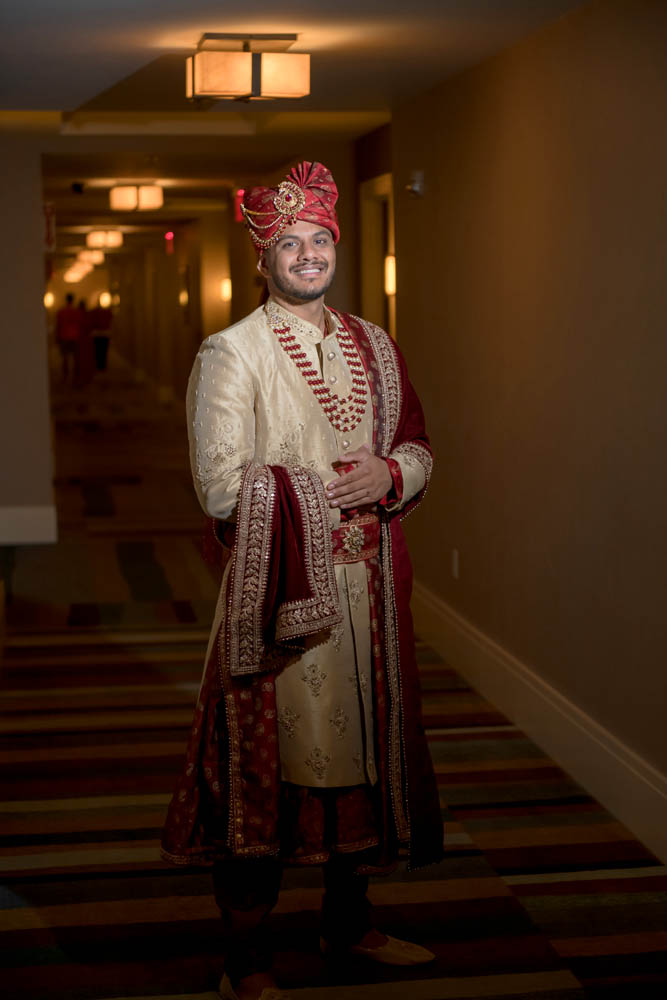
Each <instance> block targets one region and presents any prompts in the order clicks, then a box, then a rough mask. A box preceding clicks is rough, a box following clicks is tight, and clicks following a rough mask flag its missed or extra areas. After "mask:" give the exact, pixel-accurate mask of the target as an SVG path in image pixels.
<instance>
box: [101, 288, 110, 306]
mask: <svg viewBox="0 0 667 1000" xmlns="http://www.w3.org/2000/svg"><path fill="white" fill-rule="evenodd" d="M110 305H111V294H110V293H109V292H101V293H100V306H101V307H102V309H108V308H109V306H110Z"/></svg>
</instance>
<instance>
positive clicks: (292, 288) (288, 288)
mask: <svg viewBox="0 0 667 1000" xmlns="http://www.w3.org/2000/svg"><path fill="white" fill-rule="evenodd" d="M335 275H336V266H335V264H334V265H333V266H332V265H329V266H328V268H327V270H326V271H323V272H322V277H323V281H322V283H321V284H320V283H318V284H317V285H316V286H315V287H310V288H309V287H305V288H303V287H298V286H297V285H296V284H294V282H292V281H291V280H290V278H289V277H286V278H283V277H278V276H277V275H275V274H272V275H271V277H272V279H273V283H274V285H275V286H276V288H277V289H278V291H279V292H282V293H283V295H284V296H285V297H286V298H288V299H292V300H293V301H294V302H312V301H313V299H319V298H320V297H321V296H322V295H324V294H325V293H326V292H328V291H329V289H330V287H331V283H332V282H333V280H334V277H335Z"/></svg>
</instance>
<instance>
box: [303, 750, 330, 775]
mask: <svg viewBox="0 0 667 1000" xmlns="http://www.w3.org/2000/svg"><path fill="white" fill-rule="evenodd" d="M330 763H331V755H330V754H328V753H326V752H325V751H324V750H323V749H322V747H313V749H312V750H311V751H310V756H309V757H308V758H306V766H307V767H309V768H310V769H311V771H312V772H313V774H314V775H315V777H316V778H318V779H319V780H320V781H321V780H322V779H323V778H324V776H325V774H326V773H327V768H328V767H329V764H330Z"/></svg>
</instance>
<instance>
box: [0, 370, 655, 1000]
mask: <svg viewBox="0 0 667 1000" xmlns="http://www.w3.org/2000/svg"><path fill="white" fill-rule="evenodd" d="M53 407H54V413H55V426H56V452H57V469H56V495H57V503H58V515H59V525H60V540H59V542H58V544H57V545H55V546H44V547H28V546H25V547H19V548H14V549H4V550H2V552H3V566H2V571H3V575H4V579H5V583H6V587H7V591H8V595H9V603H8V608H7V637H6V646H5V652H4V662H3V670H2V689H3V690H2V716H1V720H0V725H1V743H0V756H1V759H2V786H3V787H2V792H3V795H2V799H3V801H2V805H0V810H1V815H2V837H1V839H0V865H1V866H2V869H3V874H4V883H5V888H4V890H3V896H2V899H3V903H2V906H3V909H2V915H1V920H2V927H3V931H4V934H3V952H4V964H5V970H4V972H3V994H4V996H5V997H7V998H8V1000H9V998H12V1000H13V998H16V1000H18V998H20V1000H43V998H45V997H48V998H50V1000H103V998H104V1000H107V998H119V997H132V998H138V997H142V998H143V997H152V998H157V997H160V998H162V1000H166V998H167V997H176V996H178V997H182V996H189V997H198V998H201V1000H203V998H213V997H214V996H215V983H216V977H217V975H218V964H217V957H216V956H217V952H218V922H217V917H216V909H215V905H214V902H213V899H212V897H211V894H210V888H209V877H208V874H207V873H206V871H205V870H191V871H181V870H178V869H175V868H172V867H170V866H168V865H166V864H164V863H163V862H161V861H160V859H159V855H158V838H159V832H160V827H161V823H162V820H163V816H164V812H165V808H166V805H167V802H168V799H169V796H170V792H171V788H172V785H173V782H174V779H175V776H176V772H177V769H178V766H179V761H180V759H181V755H182V753H183V749H184V745H185V740H186V735H187V732H188V727H189V723H190V716H191V706H192V703H193V699H194V696H195V693H196V690H197V686H198V681H199V675H200V670H201V664H202V659H203V655H204V650H205V645H206V639H207V627H208V623H209V621H210V619H211V616H212V612H213V606H214V602H215V599H216V595H217V585H216V581H215V578H214V573H213V572H212V571H211V570H209V568H208V566H207V565H206V563H205V562H204V561H203V559H202V557H201V536H202V526H203V516H202V514H201V512H200V510H199V508H198V506H197V504H196V500H195V498H194V493H193V490H192V488H191V484H190V475H189V470H188V467H187V448H186V435H185V426H184V419H183V414H182V408H181V406H180V405H173V406H170V407H165V406H163V405H161V404H159V403H157V402H155V401H151V399H150V394H149V392H148V390H147V389H146V387H145V386H140V385H137V384H136V383H135V382H134V381H133V379H132V373H131V371H130V370H129V368H127V367H126V366H125V364H124V363H123V362H122V361H121V359H120V358H119V357H118V356H117V355H113V356H112V364H111V368H110V371H109V373H108V374H107V375H106V376H97V377H96V378H95V380H94V381H93V382H92V383H91V384H90V385H89V386H88V387H87V388H85V389H81V390H65V389H63V388H62V387H61V386H59V384H58V381H57V378H55V379H54V389H53ZM419 655H420V661H421V665H422V670H423V685H424V689H425V700H424V708H425V722H426V726H427V729H428V734H429V738H430V743H431V748H432V753H433V757H434V761H435V764H436V770H437V774H438V780H439V782H440V784H441V791H442V800H443V809H444V810H445V818H446V848H447V849H446V858H445V861H444V862H443V863H442V864H440V865H439V866H437V867H434V868H430V869H425V870H422V871H418V872H416V873H414V874H413V876H412V877H411V878H410V880H407V879H406V878H405V876H404V873H403V872H402V871H398V872H396V873H395V874H394V875H393V876H391V877H388V878H386V879H378V880H376V881H375V884H374V886H373V888H372V898H373V900H374V902H375V904H376V906H377V909H378V916H379V920H380V922H381V926H382V927H383V929H386V930H388V931H390V932H392V933H395V934H397V935H399V936H405V937H410V938H411V939H416V940H418V941H421V942H422V943H424V944H425V945H426V946H428V947H429V948H431V949H432V950H433V951H434V952H436V954H437V961H436V963H435V964H433V965H432V966H426V967H422V968H421V969H418V970H414V969H413V970H410V969H407V970H400V969H394V970H392V969H390V968H386V967H385V968H382V967H379V966H370V967H369V966H367V965H364V964H363V960H360V959H357V960H355V961H350V962H349V963H348V964H342V965H341V964H340V963H338V964H336V965H335V966H332V965H327V963H326V962H325V961H324V960H323V959H322V958H321V957H320V956H319V954H318V952H317V940H318V931H317V911H318V909H319V903H320V896H321V891H320V872H319V869H316V870H308V869H305V870H297V869H292V870H290V871H288V872H287V873H286V875H285V879H284V884H283V893H282V895H281V899H280V903H279V905H278V908H277V910H276V912H275V915H274V921H273V927H274V934H275V943H276V950H277V953H278V965H277V974H278V976H279V979H280V981H281V982H282V983H283V984H284V986H285V987H289V988H290V989H291V990H293V992H294V995H295V997H299V998H304V1000H328V998H331V1000H335V998H338V997H340V998H345V1000H367V998H368V1000H385V998H396V1000H398V998H409V1000H420V998H421V1000H427V998H428V1000H444V998H448V1000H449V998H457V997H468V998H471V997H505V998H519V997H532V996H540V997H544V998H547V997H549V998H555V997H558V998H563V1000H565V998H568V1000H569V998H575V997H583V996H585V995H588V996H591V997H617V996H618V997H620V996H628V997H632V998H633V1000H637V998H644V997H658V996H662V995H664V994H663V992H662V991H663V990H664V984H665V978H666V967H665V946H666V945H667V906H666V902H667V875H666V872H665V869H664V867H662V866H661V865H660V864H659V863H658V862H657V861H656V860H655V859H654V858H653V857H652V856H651V855H650V854H649V853H648V851H647V850H646V849H645V848H643V847H642V846H641V845H640V844H639V843H638V842H637V841H636V840H634V839H633V837H632V836H631V835H630V834H629V833H628V831H627V830H626V829H624V828H623V827H622V826H621V825H620V824H619V823H617V822H616V821H615V820H614V819H613V817H611V816H610V815H609V814H608V813H606V812H605V811H604V810H603V809H602V808H601V807H600V806H599V805H597V804H596V802H595V801H593V800H592V799H591V798H590V797H589V796H588V795H587V794H586V793H585V792H584V791H583V790H582V789H581V788H580V787H578V786H576V785H575V784H574V783H573V782H572V781H571V780H570V779H569V778H568V776H567V775H565V774H564V773H563V772H562V771H560V770H559V769H558V767H557V766H556V765H555V764H554V763H553V762H552V761H551V760H549V759H548V758H546V757H545V756H544V754H543V753H542V752H541V751H540V750H539V749H538V748H537V747H536V746H535V745H534V744H533V743H531V742H530V741H529V740H528V739H527V738H526V737H525V736H524V735H523V734H522V733H521V732H520V731H519V730H518V729H517V728H516V727H515V726H513V725H511V724H510V723H509V722H508V721H507V720H506V719H505V718H504V717H503V716H502V715H500V713H499V712H498V711H497V710H496V709H495V708H494V707H493V706H492V705H490V704H488V703H486V702H484V701H483V700H482V699H481V698H480V697H479V696H478V695H477V694H476V693H475V692H474V691H472V690H470V688H469V687H467V685H466V684H465V682H464V681H463V680H462V678H461V677H460V676H459V675H458V674H457V673H456V671H455V670H454V669H453V668H452V667H451V666H450V665H449V664H447V663H444V662H442V661H441V660H440V659H439V658H438V656H437V655H436V654H434V653H433V652H432V651H431V650H430V649H428V648H426V647H425V646H423V645H421V646H420V647H419ZM583 987H585V988H586V991H587V992H586V993H584V990H583Z"/></svg>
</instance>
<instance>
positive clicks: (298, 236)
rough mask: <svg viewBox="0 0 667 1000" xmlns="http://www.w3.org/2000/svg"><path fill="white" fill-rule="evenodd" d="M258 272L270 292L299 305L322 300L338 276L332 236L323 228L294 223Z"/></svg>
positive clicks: (266, 257)
mask: <svg viewBox="0 0 667 1000" xmlns="http://www.w3.org/2000/svg"><path fill="white" fill-rule="evenodd" d="M259 269H260V271H261V273H262V274H263V275H264V277H265V278H266V280H267V284H268V286H269V291H270V292H274V291H278V292H280V293H282V295H283V296H284V297H286V298H287V299H292V300H295V301H299V302H312V301H313V299H319V298H320V297H321V296H322V295H324V293H325V292H326V291H327V289H328V288H329V286H330V285H331V282H332V281H333V279H334V275H335V273H336V247H335V246H334V241H333V236H332V235H331V233H330V232H329V230H328V229H326V228H324V227H323V226H317V225H314V224H313V223H312V222H301V221H298V222H295V223H294V225H292V226H287V227H286V229H285V230H284V232H283V233H282V235H281V237H280V239H279V240H278V242H277V243H275V244H274V245H273V246H272V247H269V249H268V250H266V251H265V252H264V254H263V255H262V257H261V258H260V263H259Z"/></svg>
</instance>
